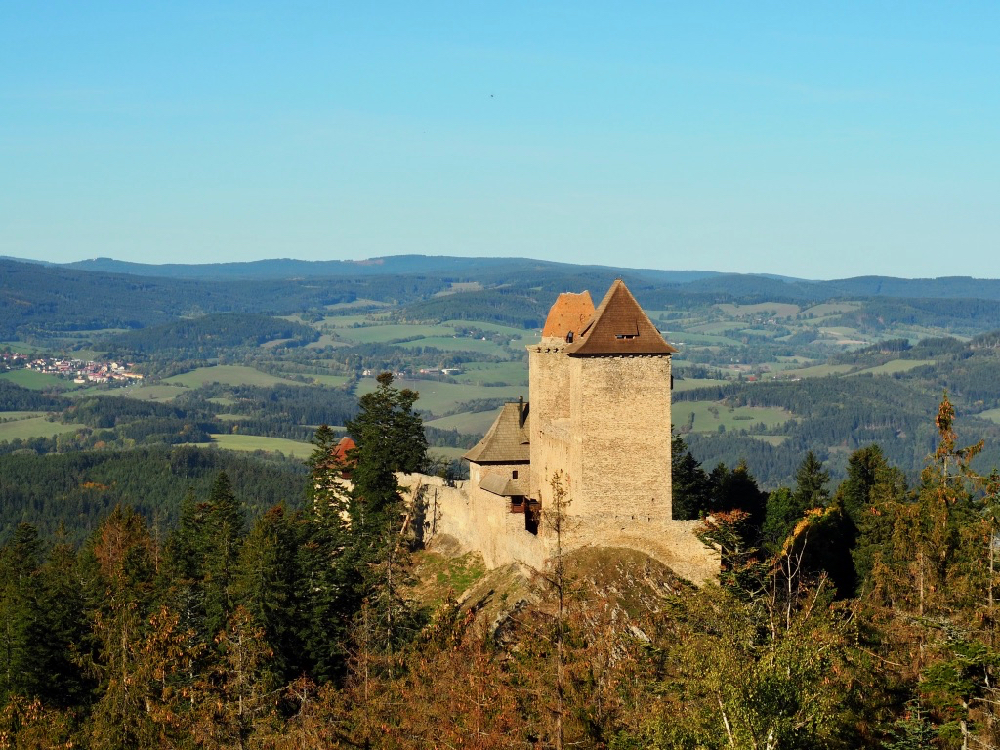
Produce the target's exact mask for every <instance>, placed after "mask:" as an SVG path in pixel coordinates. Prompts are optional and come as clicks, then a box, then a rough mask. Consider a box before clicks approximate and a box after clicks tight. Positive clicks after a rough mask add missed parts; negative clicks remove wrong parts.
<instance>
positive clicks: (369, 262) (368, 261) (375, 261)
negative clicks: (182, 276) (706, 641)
mask: <svg viewBox="0 0 1000 750" xmlns="http://www.w3.org/2000/svg"><path fill="white" fill-rule="evenodd" d="M403 258H430V259H437V260H446V261H447V260H456V261H522V262H531V263H544V264H546V265H549V266H562V267H570V268H589V269H600V270H607V271H633V272H636V273H643V272H652V273H667V274H685V275H687V274H690V275H692V276H700V277H708V276H758V277H764V278H770V279H777V280H781V281H798V282H807V283H810V282H815V283H822V282H831V281H846V280H849V279H864V278H882V279H900V280H904V281H935V280H942V279H970V280H975V281H995V280H997V278H996V277H989V276H982V277H977V276H970V275H967V274H953V275H946V276H889V275H886V274H859V275H857V276H843V277H837V278H829V279H823V278H807V277H803V276H790V275H786V274H776V273H771V272H767V271H713V270H708V269H677V268H650V267H631V266H608V265H601V264H594V263H569V262H566V261H554V260H545V259H542V258H532V257H528V256H521V255H483V256H473V255H443V254H442V255H431V254H427V253H398V254H394V255H377V256H372V257H370V258H362V259H353V258H329V259H307V258H293V257H288V256H285V257H277V256H276V257H270V258H256V259H254V260H226V261H207V262H204V263H191V262H170V263H149V262H142V261H135V260H123V259H120V258H114V257H112V256H110V255H99V256H96V257H89V258H82V259H79V260H72V261H52V260H42V259H38V258H23V257H19V256H14V255H0V260H9V261H15V262H18V263H31V264H35V265H44V266H58V267H74V266H76V267H79V266H81V265H86V264H91V263H99V262H102V261H103V262H108V263H114V264H121V265H129V266H137V267H140V268H160V269H162V268H191V269H197V268H209V267H219V266H252V265H259V264H265V263H276V262H288V263H300V264H311V265H321V264H340V265H345V266H347V265H354V266H373V265H382V264H383V262H384V261H387V260H393V259H403Z"/></svg>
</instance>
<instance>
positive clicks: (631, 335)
mask: <svg viewBox="0 0 1000 750" xmlns="http://www.w3.org/2000/svg"><path fill="white" fill-rule="evenodd" d="M615 338H616V339H618V340H619V341H620V340H622V339H637V338H639V335H638V334H636V333H616V334H615Z"/></svg>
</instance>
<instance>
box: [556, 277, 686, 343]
mask: <svg viewBox="0 0 1000 750" xmlns="http://www.w3.org/2000/svg"><path fill="white" fill-rule="evenodd" d="M564 351H565V352H566V353H567V354H570V355H576V356H588V355H602V354H604V355H607V354H673V353H674V352H676V351H677V350H676V349H674V348H673V347H672V346H670V344H668V343H667V342H666V341H665V340H664V339H663V336H661V335H660V332H659V331H657V330H656V326H654V325H653V323H652V321H650V319H649V317H648V316H647V315H646V313H644V312H643V310H642V308H641V307H639V303H638V302H636V301H635V297H633V296H632V292H630V291H629V290H628V287H627V286H625V282H623V281H622V280H621V279H615V282H614V283H613V284H612V285H611V288H610V289H608V293H607V294H606V295H604V300H603V301H602V302H601V306H600V307H598V308H597V310H596V311H595V312H594V315H593V316H592V317H591V319H590V321H589V322H588V323H587V324H586V325H585V326H584V328H583V331H582V332H581V334H580V335H579V336H577V337H576V340H575V341H574V342H573V343H572V344H570V345H569V346H567V347H566V348H565V349H564Z"/></svg>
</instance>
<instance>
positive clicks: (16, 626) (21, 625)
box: [0, 523, 45, 702]
mask: <svg viewBox="0 0 1000 750" xmlns="http://www.w3.org/2000/svg"><path fill="white" fill-rule="evenodd" d="M40 566H41V542H40V541H39V539H38V531H37V529H35V527H34V526H31V525H30V524H26V523H22V524H20V525H19V526H18V527H17V529H16V530H15V531H14V536H13V538H12V539H11V540H10V542H8V543H7V544H6V545H4V547H3V548H2V549H0V702H2V701H4V700H5V699H6V698H7V697H8V696H9V695H20V696H23V697H26V698H33V697H37V696H38V695H39V692H40V690H41V688H42V685H43V682H44V679H45V677H44V675H43V674H42V673H41V671H42V668H43V661H44V654H43V644H44V638H45V633H44V632H43V629H42V623H41V616H42V612H41V610H40V607H39V602H38V597H37V586H38V571H39V568H40Z"/></svg>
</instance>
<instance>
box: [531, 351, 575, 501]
mask: <svg viewBox="0 0 1000 750" xmlns="http://www.w3.org/2000/svg"><path fill="white" fill-rule="evenodd" d="M561 345H565V344H564V342H562V341H560V340H559V339H543V340H542V344H539V345H537V346H529V347H528V393H529V394H530V400H529V404H530V406H529V409H528V420H529V435H530V441H531V465H532V472H531V485H530V488H531V496H532V497H534V498H537V499H542V497H543V495H544V492H545V487H544V485H546V484H547V482H548V476H547V474H546V473H545V472H544V467H542V465H541V464H538V463H536V462H535V454H536V452H537V451H538V449H539V448H540V446H542V445H544V444H545V443H546V442H547V441H549V440H551V439H552V438H553V436H552V431H551V430H550V429H549V427H550V426H551V425H553V424H555V423H556V422H557V421H558V420H563V419H568V418H569V393H570V368H569V357H567V356H566V355H565V354H562V352H561V351H560V346H561ZM543 433H544V434H543ZM556 465H563V464H556ZM539 467H541V468H542V470H539Z"/></svg>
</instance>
